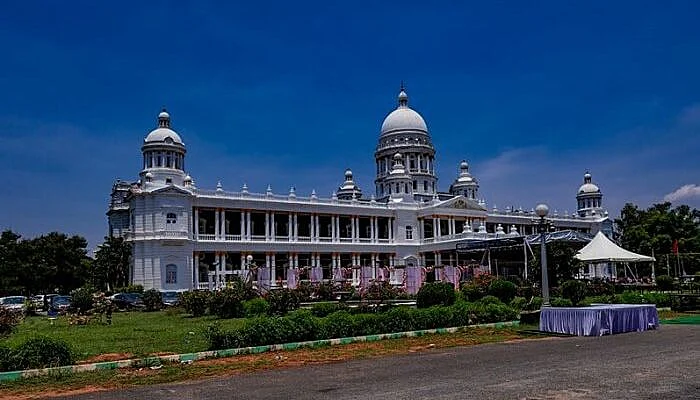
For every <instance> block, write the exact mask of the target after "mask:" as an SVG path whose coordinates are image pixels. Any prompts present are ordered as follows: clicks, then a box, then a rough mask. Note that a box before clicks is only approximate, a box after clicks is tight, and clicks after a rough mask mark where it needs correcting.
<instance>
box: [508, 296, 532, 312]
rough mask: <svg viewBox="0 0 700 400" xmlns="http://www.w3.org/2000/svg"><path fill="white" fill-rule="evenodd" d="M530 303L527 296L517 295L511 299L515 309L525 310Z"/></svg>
mask: <svg viewBox="0 0 700 400" xmlns="http://www.w3.org/2000/svg"><path fill="white" fill-rule="evenodd" d="M528 303H529V301H528V300H527V299H526V298H524V297H516V298H514V299H513V300H511V301H510V306H511V307H513V308H514V309H516V310H518V311H520V310H525V309H526V308H527V304H528Z"/></svg>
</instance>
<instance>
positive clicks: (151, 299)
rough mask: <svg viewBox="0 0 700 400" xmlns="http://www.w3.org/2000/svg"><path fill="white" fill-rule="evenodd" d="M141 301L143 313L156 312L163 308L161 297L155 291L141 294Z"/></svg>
mask: <svg viewBox="0 0 700 400" xmlns="http://www.w3.org/2000/svg"><path fill="white" fill-rule="evenodd" d="M141 300H143V305H144V310H145V311H158V310H160V309H162V308H163V295H162V294H161V293H160V292H159V291H158V290H156V289H149V290H146V291H145V292H143V296H142V297H141Z"/></svg>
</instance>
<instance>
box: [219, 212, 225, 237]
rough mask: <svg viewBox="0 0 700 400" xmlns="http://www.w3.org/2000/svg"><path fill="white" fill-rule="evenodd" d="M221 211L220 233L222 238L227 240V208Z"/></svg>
mask: <svg viewBox="0 0 700 400" xmlns="http://www.w3.org/2000/svg"><path fill="white" fill-rule="evenodd" d="M219 212H220V213H221V216H220V217H219V224H220V225H221V227H220V228H219V234H220V235H221V240H226V210H224V209H222V210H221V211H219Z"/></svg>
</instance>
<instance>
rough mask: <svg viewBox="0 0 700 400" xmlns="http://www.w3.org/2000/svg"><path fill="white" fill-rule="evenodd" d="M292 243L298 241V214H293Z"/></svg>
mask: <svg viewBox="0 0 700 400" xmlns="http://www.w3.org/2000/svg"><path fill="white" fill-rule="evenodd" d="M292 226H293V227H294V241H297V240H299V214H297V213H294V224H293V225H292Z"/></svg>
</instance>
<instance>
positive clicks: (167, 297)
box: [160, 291, 180, 307]
mask: <svg viewBox="0 0 700 400" xmlns="http://www.w3.org/2000/svg"><path fill="white" fill-rule="evenodd" d="M160 294H161V297H162V299H163V305H164V306H166V307H174V306H176V305H178V302H179V301H180V292H173V291H168V292H161V293H160Z"/></svg>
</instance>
